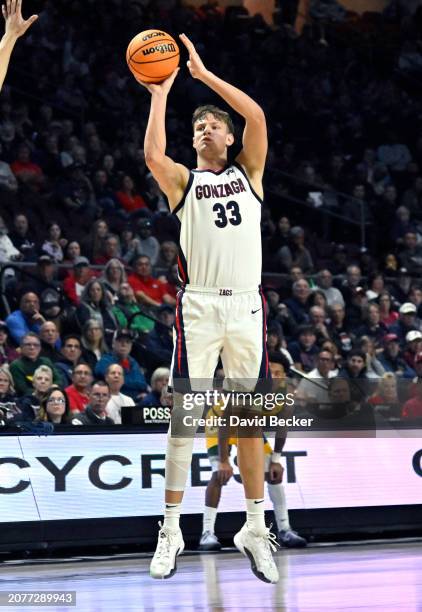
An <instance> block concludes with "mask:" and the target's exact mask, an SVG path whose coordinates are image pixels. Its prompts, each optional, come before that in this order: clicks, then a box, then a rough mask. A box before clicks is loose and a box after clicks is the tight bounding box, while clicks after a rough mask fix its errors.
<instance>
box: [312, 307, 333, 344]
mask: <svg viewBox="0 0 422 612" xmlns="http://www.w3.org/2000/svg"><path fill="white" fill-rule="evenodd" d="M309 324H310V325H311V326H312V327H313V328H314V330H315V333H316V336H317V342H318V344H319V345H321V342H323V341H324V340H329V339H330V334H329V332H328V328H327V313H326V312H325V310H324V308H321V307H320V306H312V307H311V308H310V309H309Z"/></svg>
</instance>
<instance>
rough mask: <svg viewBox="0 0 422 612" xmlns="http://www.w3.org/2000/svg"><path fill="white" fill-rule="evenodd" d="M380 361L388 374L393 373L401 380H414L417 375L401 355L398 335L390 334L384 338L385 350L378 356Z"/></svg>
mask: <svg viewBox="0 0 422 612" xmlns="http://www.w3.org/2000/svg"><path fill="white" fill-rule="evenodd" d="M378 360H379V362H380V364H381V365H382V367H383V368H384V370H385V371H386V372H393V373H394V374H395V375H396V376H398V377H400V378H412V377H413V376H414V375H415V372H414V370H413V369H412V368H409V366H408V365H407V363H406V361H405V360H404V359H403V357H402V355H401V351H400V344H399V339H398V336H396V334H391V333H389V334H387V335H386V336H384V350H383V351H382V352H381V353H379V354H378Z"/></svg>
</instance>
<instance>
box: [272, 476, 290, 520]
mask: <svg viewBox="0 0 422 612" xmlns="http://www.w3.org/2000/svg"><path fill="white" fill-rule="evenodd" d="M267 487H268V493H269V494H270V499H271V502H272V504H273V508H274V516H275V522H276V523H277V529H278V531H284V530H286V529H290V523H289V513H288V511H287V504H286V494H285V492H284V487H283V485H282V484H281V483H280V484H270V483H268V482H267Z"/></svg>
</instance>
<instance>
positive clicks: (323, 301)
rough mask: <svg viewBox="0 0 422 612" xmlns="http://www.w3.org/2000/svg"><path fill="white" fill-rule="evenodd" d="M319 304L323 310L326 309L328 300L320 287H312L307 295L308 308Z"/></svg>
mask: <svg viewBox="0 0 422 612" xmlns="http://www.w3.org/2000/svg"><path fill="white" fill-rule="evenodd" d="M312 306H319V307H320V308H322V309H323V310H324V311H326V310H327V309H328V302H327V298H326V297H325V294H324V293H323V291H321V290H320V289H312V291H311V293H310V294H309V297H308V308H312Z"/></svg>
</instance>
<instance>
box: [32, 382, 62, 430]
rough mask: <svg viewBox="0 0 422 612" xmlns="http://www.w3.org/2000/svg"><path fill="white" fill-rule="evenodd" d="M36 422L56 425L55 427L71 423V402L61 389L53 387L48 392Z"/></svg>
mask: <svg viewBox="0 0 422 612" xmlns="http://www.w3.org/2000/svg"><path fill="white" fill-rule="evenodd" d="M36 421H37V422H49V423H54V425H63V424H67V423H69V422H70V408H69V400H68V399H67V395H66V393H65V392H64V391H62V390H61V389H60V388H59V387H51V388H50V389H49V390H48V392H47V395H46V396H45V398H44V399H43V400H42V402H41V406H40V409H39V412H38V415H37V418H36Z"/></svg>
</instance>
